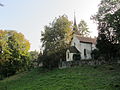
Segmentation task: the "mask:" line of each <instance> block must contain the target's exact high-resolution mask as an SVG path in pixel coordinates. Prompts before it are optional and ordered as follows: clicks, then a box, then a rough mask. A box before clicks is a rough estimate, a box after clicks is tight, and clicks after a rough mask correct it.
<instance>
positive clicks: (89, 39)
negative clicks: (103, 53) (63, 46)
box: [76, 35, 96, 44]
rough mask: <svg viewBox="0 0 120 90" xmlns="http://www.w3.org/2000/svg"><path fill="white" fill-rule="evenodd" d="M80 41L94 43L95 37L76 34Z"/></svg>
mask: <svg viewBox="0 0 120 90" xmlns="http://www.w3.org/2000/svg"><path fill="white" fill-rule="evenodd" d="M76 37H77V38H78V40H79V41H80V42H86V43H93V44H96V38H90V37H82V36H78V35H77V36H76Z"/></svg>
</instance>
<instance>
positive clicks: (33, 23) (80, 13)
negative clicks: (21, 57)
mask: <svg viewBox="0 0 120 90" xmlns="http://www.w3.org/2000/svg"><path fill="white" fill-rule="evenodd" d="M100 1H101V0H0V3H2V4H4V7H0V29H3V30H16V31H17V32H21V33H23V34H24V36H25V38H26V39H27V40H29V42H30V43H31V49H30V50H37V51H39V50H40V49H41V44H42V43H41V42H40V38H41V31H44V26H45V25H49V23H51V22H52V21H53V20H54V19H55V17H59V16H61V15H63V14H66V15H67V16H68V19H69V20H70V21H73V20H74V11H75V14H76V21H77V24H78V23H79V22H80V20H81V19H82V20H85V21H86V22H87V24H88V27H89V31H90V32H91V36H92V37H93V36H97V25H96V24H95V23H94V22H93V21H92V20H90V17H91V15H94V14H96V12H97V10H98V4H99V3H100Z"/></svg>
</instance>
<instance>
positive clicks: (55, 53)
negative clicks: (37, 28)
mask: <svg viewBox="0 0 120 90" xmlns="http://www.w3.org/2000/svg"><path fill="white" fill-rule="evenodd" d="M71 38H72V23H71V22H70V21H69V20H68V18H67V16H66V15H63V16H60V17H59V18H55V19H54V20H53V22H52V23H51V24H50V25H49V26H45V28H44V33H42V38H41V41H42V42H43V47H44V51H43V55H44V56H45V57H46V58H45V60H44V61H43V64H44V65H46V67H47V65H48V63H49V65H50V66H48V68H50V67H57V66H58V62H59V60H60V58H61V59H65V51H66V48H67V47H68V45H69V43H70V41H71ZM44 62H45V63H44Z"/></svg>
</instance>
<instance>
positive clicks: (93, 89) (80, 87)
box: [0, 65, 120, 90]
mask: <svg viewBox="0 0 120 90" xmlns="http://www.w3.org/2000/svg"><path fill="white" fill-rule="evenodd" d="M111 67H114V68H111ZM6 88H7V90H120V66H110V65H107V66H99V67H97V68H94V67H92V66H83V67H77V68H67V69H62V70H59V69H56V70H52V71H48V72H42V71H41V70H39V71H38V69H34V70H32V71H30V72H24V73H21V74H18V75H15V76H12V77H9V78H7V79H5V80H3V81H0V90H6Z"/></svg>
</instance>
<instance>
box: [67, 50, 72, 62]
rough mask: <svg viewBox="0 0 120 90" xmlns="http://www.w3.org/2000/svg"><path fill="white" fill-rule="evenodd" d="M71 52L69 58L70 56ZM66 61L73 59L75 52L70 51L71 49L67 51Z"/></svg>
mask: <svg viewBox="0 0 120 90" xmlns="http://www.w3.org/2000/svg"><path fill="white" fill-rule="evenodd" d="M68 54H69V58H68ZM66 61H73V53H70V51H69V50H67V51H66Z"/></svg>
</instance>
